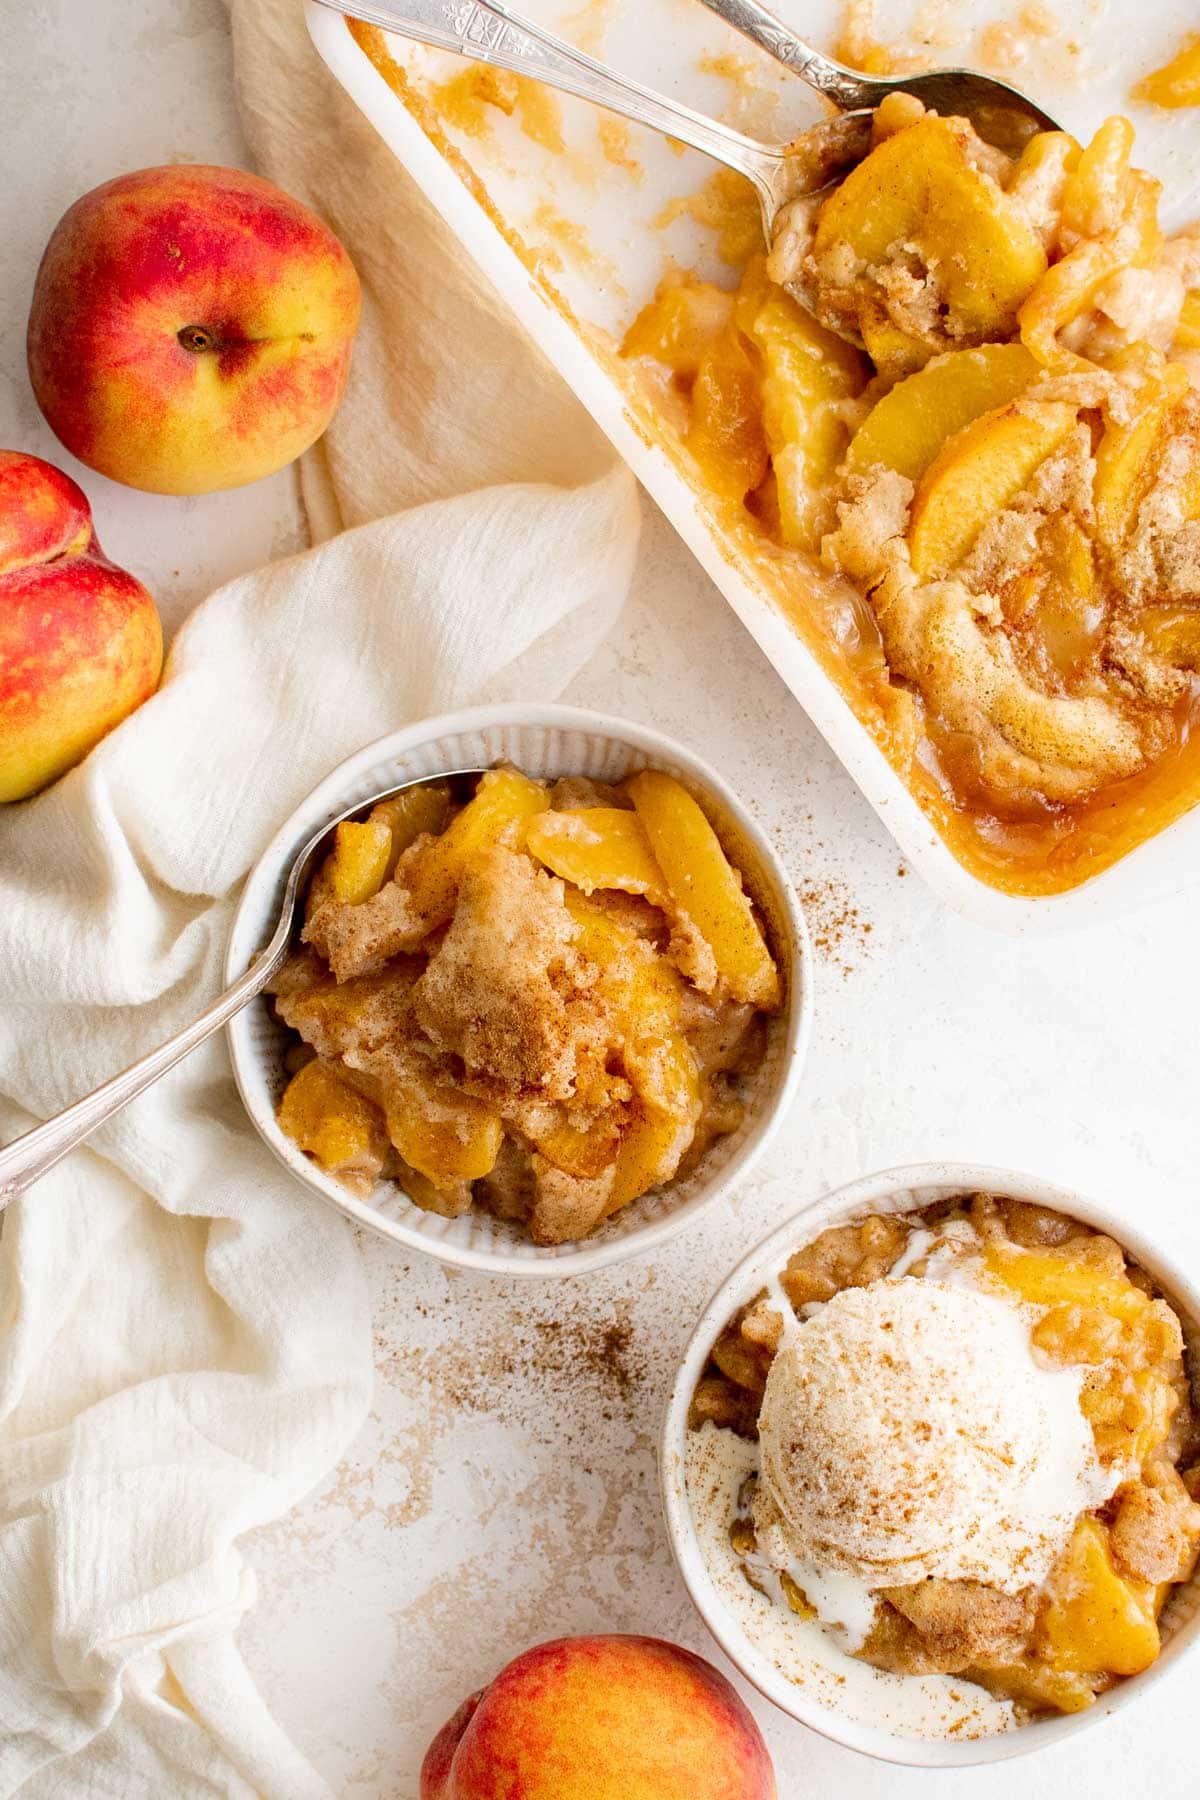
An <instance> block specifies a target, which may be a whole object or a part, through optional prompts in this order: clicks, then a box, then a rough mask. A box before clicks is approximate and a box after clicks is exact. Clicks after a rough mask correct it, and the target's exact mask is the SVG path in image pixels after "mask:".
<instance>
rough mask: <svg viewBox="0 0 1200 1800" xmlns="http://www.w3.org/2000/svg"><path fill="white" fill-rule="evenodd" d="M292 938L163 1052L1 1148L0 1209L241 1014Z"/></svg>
mask: <svg viewBox="0 0 1200 1800" xmlns="http://www.w3.org/2000/svg"><path fill="white" fill-rule="evenodd" d="M287 945H288V937H287V933H286V932H284V933H283V934H282V935H280V934H279V933H277V934H276V936H275V937H274V938H272V940H271V942H270V943H269V944H268V945H267V947H266V949H265V950H264V951H263V952H262V954H261V955H260V956H257V957H256V958H255V960H254V961H253V962H252V963H251V965H250V967H249V968H248V969H247V970H246V973H245V974H244V975H242V976H240V977H239V978H238V980H237V981H235V982H234V984H233V986H232V987H231V988H227V989H226V991H225V992H224V993H223V994H222V995H220V997H219V998H218V999H216V1000H214V1001H213V1003H212V1005H211V1006H210V1007H209V1008H208V1010H207V1011H206V1012H203V1013H201V1015H200V1017H199V1018H198V1019H195V1020H193V1022H192V1023H191V1024H190V1025H185V1026H184V1028H183V1030H182V1031H178V1032H176V1034H175V1036H174V1037H171V1038H168V1039H167V1041H166V1043H165V1044H160V1045H159V1046H158V1048H157V1050H151V1051H150V1052H149V1053H148V1054H147V1055H146V1056H142V1057H139V1058H138V1060H137V1062H135V1063H132V1064H131V1065H130V1066H129V1068H127V1069H124V1070H122V1072H121V1074H119V1075H114V1076H112V1078H111V1079H110V1080H108V1081H106V1082H104V1083H103V1084H102V1085H101V1086H100V1087H98V1088H94V1089H93V1090H92V1092H91V1093H90V1094H85V1095H84V1097H83V1099H82V1100H76V1102H75V1104H74V1105H73V1106H68V1107H67V1109H66V1111H65V1112H60V1113H57V1114H56V1115H55V1117H54V1118H52V1119H48V1120H47V1121H46V1123H45V1124H44V1125H37V1126H35V1127H34V1129H33V1130H32V1131H27V1132H26V1133H25V1135H24V1136H23V1137H19V1138H16V1139H15V1140H14V1142H13V1143H11V1144H8V1145H6V1146H5V1148H4V1149H3V1150H0V1212H3V1211H4V1208H5V1207H6V1206H7V1205H8V1203H9V1201H10V1200H15V1199H16V1198H17V1195H18V1194H23V1193H24V1191H25V1189H26V1188H27V1187H31V1186H32V1185H33V1183H34V1182H35V1181H37V1180H39V1179H40V1178H41V1176H43V1175H44V1174H45V1173H46V1171H47V1170H48V1169H52V1168H53V1167H54V1165H55V1163H56V1162H59V1161H61V1159H62V1158H63V1157H64V1156H66V1155H67V1154H68V1152H69V1151H71V1150H74V1149H75V1148H76V1147H77V1146H78V1145H79V1144H82V1143H83V1141H84V1139H85V1138H88V1137H90V1136H91V1134H92V1132H93V1131H95V1130H96V1129H97V1127H98V1126H100V1125H103V1124H104V1123H105V1121H106V1120H108V1119H111V1118H112V1117H113V1115H114V1114H115V1113H119V1112H120V1111H121V1108H122V1107H124V1106H128V1104H129V1102H130V1101H131V1100H135V1099H136V1098H137V1096H138V1095H139V1094H141V1093H143V1092H144V1091H145V1090H146V1088H148V1087H151V1086H152V1085H153V1083H154V1082H156V1081H157V1080H158V1079H159V1077H160V1076H161V1075H165V1074H166V1073H167V1070H168V1069H173V1068H174V1067H175V1064H176V1063H177V1062H181V1061H182V1060H183V1058H184V1057H185V1056H187V1055H188V1053H189V1052H190V1051H192V1050H194V1049H195V1048H196V1046H197V1045H198V1044H202V1043H203V1042H204V1040H205V1038H210V1037H211V1036H212V1034H213V1032H214V1031H219V1030H220V1028H221V1026H222V1025H224V1024H225V1023H226V1021H227V1020H228V1019H231V1018H232V1017H233V1015H234V1013H236V1012H240V1011H241V1009H242V1007H243V1006H245V1004H246V1002H247V1001H248V1000H252V999H253V998H254V996H255V995H256V994H260V993H261V992H262V990H263V988H264V987H265V986H266V985H267V982H268V981H269V980H270V979H271V976H272V975H273V974H274V972H275V970H276V969H277V968H278V967H279V964H280V963H281V961H282V960H283V956H284V953H285V952H286V950H287Z"/></svg>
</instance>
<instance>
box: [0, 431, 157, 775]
mask: <svg viewBox="0 0 1200 1800" xmlns="http://www.w3.org/2000/svg"><path fill="white" fill-rule="evenodd" d="M161 669H162V630H161V627H160V625H159V620H158V613H157V611H156V609H155V605H154V602H153V600H152V599H151V598H150V595H149V594H148V593H147V592H146V590H145V588H144V587H143V586H142V584H141V582H140V581H135V580H134V578H133V576H132V575H129V574H127V573H126V571H125V570H124V569H118V568H116V567H115V566H114V565H113V564H112V563H110V562H109V561H108V559H107V557H106V556H105V555H104V554H103V552H102V551H101V549H100V546H99V544H98V543H97V541H96V534H95V531H94V530H93V529H92V514H91V509H90V508H89V506H88V503H87V500H86V498H85V496H84V494H83V492H82V491H81V489H80V488H78V487H77V486H76V485H75V483H74V482H73V481H72V480H71V479H70V477H69V476H67V475H64V474H63V473H62V471H61V469H56V468H54V466H53V465H52V464H51V463H47V462H43V461H42V460H41V458H40V457H38V456H26V455H24V454H23V453H22V452H21V451H19V450H0V801H5V800H20V799H23V798H24V797H25V795H27V794H32V793H34V792H36V790H37V789H38V788H40V787H44V786H45V784H46V783H47V782H48V781H53V779H54V777H55V776H56V775H61V774H62V772H63V770H64V769H68V768H70V766H71V764H72V763H76V762H78V761H79V759H80V757H81V756H85V755H86V754H87V752H88V751H89V750H90V749H91V748H92V745H93V744H95V743H96V742H97V741H98V740H99V739H100V738H102V737H103V736H104V734H105V732H107V731H111V730H112V728H113V726H114V725H119V724H120V722H121V720H122V719H123V718H125V716H126V715H127V714H128V713H131V712H132V711H133V709H134V707H135V706H140V705H141V703H142V701H143V700H145V699H146V698H147V696H148V695H150V694H152V693H153V692H154V690H155V688H156V687H157V685H158V677H159V673H160V671H161Z"/></svg>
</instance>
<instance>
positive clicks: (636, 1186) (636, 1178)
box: [604, 1035, 702, 1218]
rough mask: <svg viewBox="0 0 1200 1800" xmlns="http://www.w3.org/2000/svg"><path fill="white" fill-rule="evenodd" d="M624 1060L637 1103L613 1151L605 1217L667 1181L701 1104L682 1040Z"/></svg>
mask: <svg viewBox="0 0 1200 1800" xmlns="http://www.w3.org/2000/svg"><path fill="white" fill-rule="evenodd" d="M626 1061H627V1065H628V1067H629V1073H630V1076H631V1079H632V1080H633V1083H634V1086H635V1087H636V1088H637V1090H638V1102H637V1106H636V1108H635V1113H634V1117H633V1119H632V1121H631V1123H630V1124H629V1125H628V1126H627V1127H626V1130H625V1133H624V1135H623V1137H622V1139H621V1147H620V1149H619V1151H618V1152H617V1163H616V1169H615V1171H614V1174H613V1185H612V1190H611V1192H610V1194H609V1197H608V1200H607V1202H606V1204H605V1208H604V1216H605V1218H610V1217H611V1216H612V1214H613V1213H615V1212H619V1211H620V1209H621V1208H622V1207H623V1206H627V1205H628V1204H629V1202H630V1201H631V1200H636V1199H637V1198H638V1196H639V1195H640V1194H645V1193H648V1192H649V1190H650V1189H651V1188H652V1187H658V1186H660V1185H661V1184H662V1183H663V1182H664V1181H670V1179H671V1177H672V1176H673V1175H674V1173H675V1171H676V1169H677V1168H678V1167H679V1162H680V1158H681V1157H682V1156H683V1153H684V1151H685V1150H686V1149H687V1147H688V1145H689V1144H690V1143H691V1141H692V1138H693V1136H694V1135H695V1130H696V1125H697V1123H698V1121H699V1118H700V1112H701V1106H702V1098H701V1092H700V1077H699V1072H698V1069H697V1066H696V1059H695V1057H694V1056H693V1054H692V1052H691V1050H690V1049H689V1047H688V1044H687V1041H686V1040H685V1039H684V1038H683V1037H681V1036H678V1035H672V1036H670V1037H667V1038H665V1039H663V1040H661V1041H659V1042H656V1043H655V1044H653V1045H652V1046H649V1047H646V1046H639V1047H638V1048H637V1049H635V1050H633V1051H632V1052H630V1051H627V1053H626Z"/></svg>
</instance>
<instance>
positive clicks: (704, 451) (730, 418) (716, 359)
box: [687, 320, 769, 501]
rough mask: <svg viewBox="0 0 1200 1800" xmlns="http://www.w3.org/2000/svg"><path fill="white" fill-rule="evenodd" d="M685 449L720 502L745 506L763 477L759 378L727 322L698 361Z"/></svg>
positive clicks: (734, 329) (764, 458)
mask: <svg viewBox="0 0 1200 1800" xmlns="http://www.w3.org/2000/svg"><path fill="white" fill-rule="evenodd" d="M687 446H688V449H689V450H690V451H691V453H692V455H693V456H694V457H695V458H696V461H697V462H698V463H699V465H700V467H701V469H702V470H703V472H704V478H705V481H706V482H707V483H708V485H709V486H710V487H711V488H712V489H713V490H714V491H715V492H716V493H717V494H719V495H721V496H722V497H724V498H727V499H732V500H737V501H741V500H744V499H745V497H746V495H747V494H748V493H750V492H751V491H752V489H754V488H756V487H758V485H759V483H760V482H761V481H762V479H763V477H764V476H765V474H766V473H767V468H768V463H769V458H768V452H767V440H766V436H765V434H764V431H763V424H762V394H761V374H760V371H759V368H758V364H757V362H756V361H755V359H754V357H753V356H752V355H751V353H750V349H749V346H748V345H747V343H746V340H745V339H744V338H743V336H742V334H741V332H740V331H739V330H738V328H737V325H736V324H735V323H734V322H733V321H732V320H731V321H730V323H729V324H728V325H726V326H725V327H724V329H723V330H722V331H721V332H719V333H718V335H717V336H716V337H715V338H714V339H713V341H712V343H711V344H710V345H709V347H708V348H707V350H705V352H704V354H703V356H702V357H701V359H700V367H699V369H698V370H697V373H696V380H695V384H694V385H693V387H692V416H691V423H690V425H689V426H688V433H687Z"/></svg>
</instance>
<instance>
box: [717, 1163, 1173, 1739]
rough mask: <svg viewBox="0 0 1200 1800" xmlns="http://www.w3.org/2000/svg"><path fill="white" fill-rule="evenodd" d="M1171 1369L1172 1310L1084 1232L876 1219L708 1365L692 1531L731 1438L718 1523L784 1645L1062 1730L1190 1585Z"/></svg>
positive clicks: (761, 1309)
mask: <svg viewBox="0 0 1200 1800" xmlns="http://www.w3.org/2000/svg"><path fill="white" fill-rule="evenodd" d="M1191 1373H1192V1371H1191V1369H1190V1362H1189V1357H1188V1355H1187V1353H1186V1351H1185V1345H1184V1336H1183V1331H1182V1327H1181V1324H1180V1320H1179V1317H1178V1315H1177V1313H1176V1312H1175V1310H1174V1308H1173V1307H1172V1305H1171V1304H1170V1302H1169V1301H1168V1300H1167V1299H1165V1298H1164V1297H1163V1296H1162V1295H1161V1294H1160V1293H1159V1292H1158V1290H1157V1289H1156V1287H1155V1285H1154V1283H1153V1281H1152V1280H1151V1279H1150V1277H1149V1276H1148V1275H1147V1274H1146V1273H1145V1271H1144V1270H1142V1269H1140V1268H1139V1267H1137V1266H1136V1265H1135V1264H1132V1263H1131V1262H1130V1261H1129V1260H1128V1259H1127V1257H1126V1256H1125V1254H1124V1252H1123V1251H1122V1249H1121V1247H1120V1246H1119V1245H1118V1244H1117V1243H1116V1242H1114V1240H1113V1239H1112V1238H1109V1237H1105V1236H1103V1235H1102V1234H1100V1233H1098V1232H1096V1231H1094V1230H1092V1229H1091V1228H1090V1227H1089V1226H1087V1225H1084V1224H1081V1223H1079V1222H1078V1221H1076V1220H1073V1219H1070V1218H1067V1217H1066V1216H1064V1215H1062V1214H1059V1213H1055V1212H1050V1211H1046V1210H1043V1209H1041V1208H1037V1207H1033V1206H1029V1205H1026V1204H1024V1203H1022V1202H1018V1201H1013V1200H1007V1199H996V1198H994V1197H992V1196H990V1195H986V1194H976V1195H973V1196H963V1197H962V1198H961V1199H957V1200H953V1201H947V1202H941V1203H939V1204H937V1205H935V1206H932V1207H929V1208H926V1209H925V1210H923V1211H921V1212H917V1213H913V1214H906V1215H903V1216H897V1215H887V1216H884V1215H874V1216H871V1217H867V1218H865V1219H863V1220H861V1221H860V1222H858V1223H854V1224H849V1225H843V1226H838V1227H836V1228H834V1229H831V1230H828V1231H826V1232H824V1233H823V1234H822V1235H821V1236H820V1237H818V1238H817V1239H816V1240H815V1241H814V1242H813V1243H811V1244H809V1245H808V1246H807V1247H806V1248H805V1249H802V1250H800V1251H798V1252H797V1253H796V1254H795V1255H794V1256H792V1257H791V1259H790V1260H789V1261H788V1263H787V1265H786V1267H785V1268H783V1269H782V1270H781V1271H780V1272H779V1275H778V1277H777V1278H776V1279H774V1280H773V1281H772V1282H771V1283H770V1284H769V1286H768V1288H767V1289H765V1290H764V1291H763V1292H762V1293H761V1294H759V1295H758V1296H757V1297H756V1298H755V1300H754V1301H753V1302H752V1303H751V1304H750V1305H748V1306H746V1307H744V1308H742V1310H741V1311H740V1312H739V1313H738V1314H737V1316H736V1317H735V1318H733V1319H732V1320H731V1321H730V1323H729V1325H728V1326H727V1327H726V1329H725V1330H724V1331H723V1332H722V1334H721V1336H720V1337H719V1339H718V1341H717V1342H716V1344H715V1345H714V1347H713V1350H712V1353H711V1359H710V1361H709V1363H708V1365H707V1367H706V1369H705V1371H704V1373H703V1375H702V1377H701V1379H700V1381H699V1383H698V1385H697V1387H696V1390H695V1393H694V1397H693V1400H692V1406H691V1415H690V1419H689V1444H690V1447H689V1494H690V1496H691V1502H692V1507H693V1511H694V1512H695V1511H696V1509H697V1508H703V1507H704V1506H705V1505H706V1504H711V1503H712V1499H711V1497H712V1495H713V1494H714V1493H716V1492H717V1491H718V1485H719V1484H716V1485H714V1484H713V1483H712V1481H711V1472H712V1469H713V1468H714V1467H715V1466H716V1461H717V1460H718V1459H717V1449H718V1445H719V1440H722V1439H724V1440H727V1441H728V1440H730V1439H731V1437H732V1439H733V1440H738V1439H740V1440H742V1442H743V1447H744V1448H745V1449H746V1452H747V1454H746V1456H745V1459H744V1467H745V1471H746V1472H745V1474H744V1478H743V1479H742V1480H741V1483H740V1486H735V1487H732V1488H729V1487H726V1488H725V1489H724V1490H723V1492H724V1493H725V1495H726V1497H727V1505H728V1507H729V1510H730V1512H731V1515H732V1516H730V1517H728V1518H727V1520H726V1521H725V1523H724V1525H723V1527H722V1529H723V1530H724V1531H725V1532H726V1534H727V1538H728V1544H729V1546H730V1547H731V1548H732V1552H733V1555H734V1556H735V1557H736V1558H737V1560H738V1563H739V1564H740V1568H741V1573H742V1576H743V1577H744V1583H745V1584H747V1585H748V1586H749V1587H750V1588H751V1589H752V1590H753V1591H754V1592H755V1593H756V1594H758V1595H763V1594H766V1595H768V1596H769V1597H771V1598H772V1599H773V1600H774V1601H775V1602H777V1605H778V1608H779V1609H782V1613H783V1615H784V1616H786V1617H787V1618H788V1619H789V1621H790V1625H789V1628H790V1629H793V1630H794V1629H800V1628H803V1629H807V1630H816V1631H825V1632H828V1633H830V1634H831V1635H832V1636H833V1638H834V1639H835V1640H836V1641H837V1642H838V1643H839V1644H840V1645H841V1647H842V1649H843V1650H844V1651H845V1652H846V1654H847V1655H849V1656H852V1657H853V1658H855V1659H857V1660H858V1661H860V1662H865V1663H867V1664H869V1665H871V1666H873V1667H874V1668H875V1669H877V1670H881V1671H885V1672H887V1673H888V1674H890V1675H892V1676H898V1677H925V1676H929V1675H930V1674H935V1675H952V1676H955V1677H958V1678H960V1685H961V1682H964V1681H965V1682H971V1683H975V1684H977V1685H978V1686H979V1687H981V1688H983V1689H985V1690H987V1691H988V1693H989V1694H991V1695H992V1696H994V1697H996V1698H997V1699H999V1700H1001V1701H1004V1702H1006V1703H1009V1705H1010V1706H1011V1708H1012V1713H1013V1718H1014V1721H1015V1722H1018V1723H1019V1722H1022V1721H1024V1720H1025V1719H1026V1718H1028V1717H1030V1716H1033V1715H1035V1714H1039V1713H1047V1712H1064V1713H1070V1712H1078V1711H1080V1710H1082V1709H1083V1708H1085V1707H1088V1706H1090V1705H1091V1704H1092V1703H1093V1701H1094V1700H1095V1699H1096V1697H1097V1695H1099V1694H1102V1693H1104V1692H1106V1691H1107V1690H1108V1689H1109V1688H1111V1687H1112V1686H1113V1685H1114V1684H1115V1683H1117V1682H1119V1681H1121V1680H1123V1679H1125V1678H1127V1677H1128V1676H1131V1675H1136V1674H1138V1673H1139V1672H1140V1671H1142V1670H1143V1669H1146V1668H1148V1667H1149V1666H1150V1664H1151V1663H1153V1662H1154V1661H1155V1659H1156V1658H1157V1656H1158V1654H1159V1650H1160V1647H1161V1643H1162V1638H1163V1629H1164V1627H1163V1619H1164V1611H1165V1613H1166V1617H1167V1621H1168V1623H1169V1618H1170V1605H1169V1602H1170V1597H1171V1595H1172V1592H1173V1591H1174V1590H1176V1589H1177V1588H1178V1586H1179V1584H1180V1583H1184V1582H1186V1581H1188V1580H1189V1578H1190V1577H1191V1575H1192V1572H1193V1570H1194V1568H1195V1565H1196V1560H1197V1552H1198V1549H1200V1505H1197V1499H1198V1498H1200V1428H1198V1424H1197V1418H1196V1413H1195V1411H1194V1405H1193V1393H1192V1389H1191V1386H1190V1375H1191ZM730 1496H732V1497H730ZM744 1591H745V1589H744V1588H743V1592H744ZM760 1616H761V1615H760ZM747 1629H748V1630H753V1627H752V1626H751V1625H748V1626H747Z"/></svg>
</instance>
